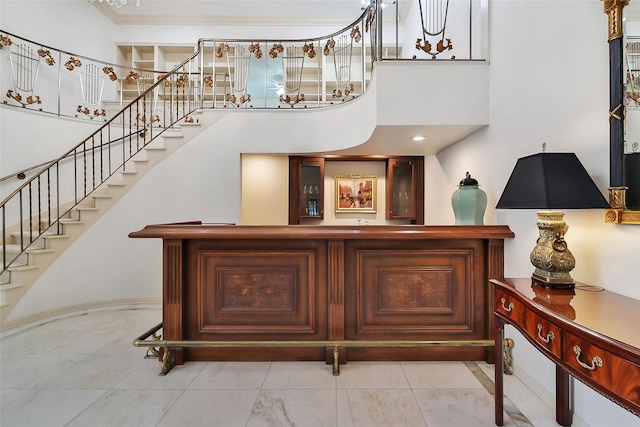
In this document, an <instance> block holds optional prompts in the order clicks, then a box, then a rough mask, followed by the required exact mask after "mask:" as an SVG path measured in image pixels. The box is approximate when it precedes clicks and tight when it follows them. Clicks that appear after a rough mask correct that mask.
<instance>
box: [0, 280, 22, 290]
mask: <svg viewBox="0 0 640 427" xmlns="http://www.w3.org/2000/svg"><path fill="white" fill-rule="evenodd" d="M22 286H24V284H23V283H12V282H9V283H2V284H0V290H3V291H8V290H9V289H15V288H21V287H22Z"/></svg>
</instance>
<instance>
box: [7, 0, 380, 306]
mask: <svg viewBox="0 0 640 427" xmlns="http://www.w3.org/2000/svg"><path fill="white" fill-rule="evenodd" d="M373 10H375V9H374V8H372V7H371V6H369V7H367V8H366V10H365V11H364V12H363V14H362V15H361V16H360V17H359V18H358V19H357V20H356V21H354V23H352V24H351V25H349V26H347V27H345V29H343V30H341V31H338V32H336V33H334V34H330V35H327V36H324V37H319V38H312V39H304V40H261V41H256V40H212V39H201V40H199V41H198V48H197V50H196V51H195V53H194V54H193V55H191V56H190V57H188V58H187V59H185V60H184V61H183V62H182V63H180V64H179V65H178V66H176V67H175V68H174V69H173V70H171V71H169V72H158V71H152V70H135V69H127V68H126V67H122V66H119V65H115V64H109V63H104V62H101V63H100V62H99V61H95V60H91V59H88V58H84V57H81V56H78V55H73V54H71V53H68V52H64V51H59V50H56V49H53V48H50V47H47V46H44V45H40V44H38V43H34V42H29V41H26V42H28V43H30V44H31V45H36V46H39V47H40V48H39V49H37V53H38V56H39V57H40V61H44V63H45V64H47V65H49V66H51V65H52V64H55V63H56V62H57V63H58V64H59V65H58V66H59V67H60V69H62V68H63V67H62V66H61V63H62V60H63V59H66V58H67V57H69V59H68V61H66V63H65V66H64V68H65V69H66V70H68V71H73V70H74V69H80V67H81V66H83V64H82V63H83V62H85V64H86V63H87V62H89V63H100V67H99V68H100V70H101V71H102V73H103V74H104V76H101V75H100V74H99V73H97V72H96V67H95V66H93V65H92V66H90V67H88V68H87V67H84V68H82V69H83V70H85V72H84V74H82V79H83V80H80V81H81V84H82V86H81V89H82V96H83V98H82V99H83V100H87V101H88V102H89V101H90V103H91V106H92V108H95V109H94V110H91V109H89V108H88V107H87V106H83V105H82V104H79V105H78V106H77V109H76V114H74V115H75V116H76V117H78V118H81V119H91V120H94V122H95V123H97V122H98V121H104V123H103V124H101V125H100V127H99V128H98V129H97V130H96V131H95V132H93V133H92V134H91V135H89V136H88V137H86V138H85V139H84V140H82V141H81V142H80V143H79V144H77V145H75V146H74V147H73V148H71V149H70V150H68V151H67V152H66V153H64V154H62V155H61V156H59V157H58V158H56V159H54V160H52V161H51V162H47V163H45V164H44V165H43V166H42V167H41V168H40V169H38V170H37V172H35V173H34V174H33V176H31V177H30V178H25V173H24V171H23V172H20V173H16V174H15V176H16V177H18V178H23V179H26V181H25V182H24V183H22V184H20V185H19V186H18V187H17V188H16V189H15V190H13V191H12V192H11V193H10V194H9V196H8V197H6V198H5V199H4V200H3V201H2V202H1V204H0V225H1V229H2V231H1V236H0V237H1V245H0V250H1V253H0V261H1V267H2V268H1V270H0V279H1V280H0V284H2V283H7V280H10V278H9V279H7V273H9V274H10V267H11V266H12V265H14V264H15V263H16V261H17V260H19V259H21V257H23V255H24V254H25V252H26V251H27V250H28V249H29V248H30V247H31V246H32V245H33V244H34V242H36V241H38V239H40V238H41V237H43V235H45V233H47V234H54V235H59V234H62V232H63V231H62V227H63V223H64V221H63V220H65V219H67V218H72V217H73V215H74V211H77V210H78V209H79V208H81V207H82V206H83V203H86V200H87V199H88V198H89V197H90V196H91V195H94V194H96V193H97V192H98V191H99V190H101V189H102V188H105V186H106V185H107V184H108V182H112V180H114V179H115V178H114V176H115V175H116V174H117V173H126V172H127V170H128V168H130V167H131V166H129V165H130V161H131V160H132V159H133V158H134V157H135V156H137V155H138V153H140V152H141V151H142V150H143V149H145V148H149V146H150V144H152V142H153V141H155V140H156V139H157V138H158V137H160V136H163V135H166V134H165V133H166V132H168V131H170V130H172V129H175V128H178V127H179V126H180V125H181V124H183V123H184V124H190V123H198V122H199V114H200V113H201V112H202V110H206V109H221V108H222V109H225V110H238V109H249V108H282V107H288V108H309V107H311V108H313V107H325V106H330V105H335V104H337V103H341V102H344V101H348V100H351V99H355V98H357V97H358V96H359V95H360V94H362V93H364V92H365V91H366V89H367V85H368V81H369V78H370V73H371V69H372V62H373V61H374V60H375V59H376V58H375V49H372V48H371V47H365V43H364V41H363V40H362V39H363V38H362V34H361V31H364V28H365V27H366V29H370V28H373V26H374V24H373V22H374V20H375V13H373V12H372V11H373ZM361 29H362V30H361ZM344 34H348V36H349V37H351V38H352V39H353V41H354V43H357V44H359V46H360V49H359V52H357V54H358V55H360V60H359V61H356V62H358V63H359V64H360V67H359V69H358V70H351V72H350V79H349V85H350V86H349V87H348V88H345V89H346V90H341V89H339V90H338V91H336V90H335V89H336V88H337V86H336V84H339V83H340V82H342V81H343V80H344V75H345V74H344V73H345V72H344V71H341V72H338V73H337V75H336V76H330V75H329V76H327V74H326V73H325V74H322V75H321V74H320V73H319V71H318V70H319V67H318V64H317V62H318V61H319V60H320V59H322V61H326V62H327V64H325V66H324V69H327V70H331V69H334V64H333V63H330V61H332V57H335V56H336V55H332V54H333V49H334V46H336V43H334V40H336V39H338V38H341V37H342V36H343V35H344ZM12 37H13V38H15V39H19V37H18V36H15V35H13V34H10V33H7V32H2V31H0V50H2V49H11V47H12V45H13V41H12V39H11V38H12ZM20 40H24V39H20ZM374 40H375V38H374V35H373V31H372V32H371V42H373V41H374ZM20 44H23V43H20ZM285 46H296V47H299V48H300V50H301V51H302V52H303V53H304V55H306V59H307V60H306V62H305V64H307V65H308V68H307V69H305V68H304V67H300V69H299V70H297V71H298V72H299V73H300V74H299V75H298V76H296V78H297V79H298V83H299V86H300V87H298V92H297V93H296V95H297V96H295V97H293V98H291V97H290V96H289V95H287V93H286V91H282V92H278V87H279V86H278V85H277V84H276V82H277V81H278V80H277V81H275V82H274V81H269V79H268V77H274V76H275V77H278V76H279V78H280V79H281V80H279V82H280V83H281V85H284V84H285V81H284V80H283V79H284V78H285V75H286V74H287V72H288V71H287V70H286V67H287V64H288V63H289V61H288V60H287V56H286V55H287V49H286V47H285ZM21 49H22V48H21ZM240 51H243V55H244V56H243V57H242V61H243V66H242V67H236V65H237V64H238V62H237V61H236V59H237V55H236V53H238V52H240ZM247 52H248V53H249V55H250V57H247V55H246V53H247ZM341 55H342V54H341ZM323 57H324V58H323ZM261 59H264V62H260V60H261ZM314 60H315V61H316V64H315V65H309V64H313V62H314ZM341 60H342V61H343V62H344V59H341ZM33 61H34V59H33V57H32V56H29V61H24V63H25V64H32V63H33ZM329 64H330V65H329ZM39 65H40V66H42V64H39ZM339 66H340V67H342V66H343V64H340V65H339ZM220 69H226V71H223V72H218V70H220ZM87 70H88V71H89V72H88V73H87ZM127 71H128V74H127ZM18 72H23V73H25V72H29V70H25V69H21V70H18ZM252 72H253V74H252ZM39 73H40V75H39V77H40V78H42V74H43V71H42V70H39ZM239 73H246V74H243V75H240V74H239ZM270 73H271V74H270ZM60 74H61V72H59V75H60ZM27 78H30V79H31V80H30V81H31V82H32V83H33V84H32V85H31V86H30V87H29V90H30V96H29V98H28V99H24V98H23V97H22V96H21V94H20V90H21V89H20V87H16V88H10V89H9V90H8V92H7V98H8V100H5V101H4V104H5V105H7V106H14V107H19V108H23V109H25V110H34V111H41V112H48V113H52V114H56V115H58V116H64V115H65V114H63V113H61V111H60V105H61V104H65V103H66V104H69V102H68V101H64V102H61V101H60V99H58V101H57V106H58V107H57V111H55V109H52V110H49V111H47V110H46V109H45V108H44V107H43V104H45V105H46V104H47V102H46V101H45V100H43V98H44V94H43V95H39V94H38V88H39V86H38V85H37V84H36V82H35V79H37V78H38V76H37V75H31V76H29V75H27ZM332 78H333V79H335V82H333V81H331V79H332ZM103 80H106V81H112V82H118V83H119V84H120V87H121V88H122V87H123V85H130V86H131V85H133V86H134V87H136V88H138V91H139V94H138V95H137V96H136V97H135V98H134V99H132V100H131V101H130V102H128V103H127V104H126V105H125V106H124V107H123V108H121V109H120V110H119V111H117V112H116V113H115V114H113V115H112V116H111V115H110V114H107V113H106V112H105V111H104V109H101V108H100V106H99V104H100V102H101V101H102V99H100V98H101V97H102V94H103V91H104V85H103ZM259 80H263V83H266V85H264V86H265V87H264V88H262V89H260V88H259V87H258V86H256V85H254V86H252V82H254V81H259ZM354 81H356V82H357V83H356V86H357V88H356V87H355V86H354ZM243 82H244V83H246V85H245V86H244V87H240V86H241V84H242V83H243ZM270 83H273V87H272V88H271V89H273V93H271V92H269V90H270V89H269V87H268V86H269V84H270ZM334 83H335V84H334ZM65 84H68V82H66V81H62V78H61V77H59V84H58V86H59V87H60V86H62V87H64V86H65ZM256 88H258V89H256ZM240 89H241V90H240ZM303 90H308V92H307V93H304V92H303ZM251 91H253V92H254V93H251ZM332 91H333V94H332ZM327 92H329V94H328V95H327ZM120 93H122V92H120ZM337 93H340V96H336V94H337ZM50 104H51V103H50ZM52 104H53V105H55V104H56V103H55V102H53V103H52ZM109 116H110V117H109ZM96 119H97V120H96ZM2 180H5V178H2ZM2 180H0V184H1V183H2ZM10 249H13V250H10ZM0 302H1V301H0Z"/></svg>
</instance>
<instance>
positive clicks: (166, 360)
mask: <svg viewBox="0 0 640 427" xmlns="http://www.w3.org/2000/svg"><path fill="white" fill-rule="evenodd" d="M161 328H162V323H159V324H158V325H156V326H155V327H153V328H151V329H149V330H148V331H147V332H145V333H144V334H142V335H141V336H139V337H138V338H136V339H135V340H134V341H133V345H134V346H135V347H150V348H155V347H157V348H163V349H164V355H163V357H162V370H161V371H160V375H166V374H167V373H168V372H169V371H170V370H171V369H172V368H173V367H174V366H175V357H174V356H175V355H174V348H177V347H194V348H203V347H211V348H214V347H219V348H223V347H224V348H250V347H333V375H334V376H338V375H340V365H339V358H338V349H339V348H340V347H343V348H344V347H493V346H494V345H495V341H494V340H456V341H453V340H426V341H425V340H418V341H410V340H357V341H356V340H316V341H304V340H301V341H193V340H161V339H160V338H159V337H158V336H157V335H156V332H158V330H160V329H161ZM149 337H151V340H147V339H148V338H149ZM155 354H156V355H157V354H158V353H157V351H156V352H155Z"/></svg>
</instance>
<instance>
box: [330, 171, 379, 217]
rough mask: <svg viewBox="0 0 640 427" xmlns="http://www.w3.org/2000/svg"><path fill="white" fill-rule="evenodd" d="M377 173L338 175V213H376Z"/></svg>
mask: <svg viewBox="0 0 640 427" xmlns="http://www.w3.org/2000/svg"><path fill="white" fill-rule="evenodd" d="M376 181H377V177H376V176H375V175H349V176H336V191H335V211H336V213H376V206H377V202H378V200H377V193H376V191H377V188H376V184H377V182H376Z"/></svg>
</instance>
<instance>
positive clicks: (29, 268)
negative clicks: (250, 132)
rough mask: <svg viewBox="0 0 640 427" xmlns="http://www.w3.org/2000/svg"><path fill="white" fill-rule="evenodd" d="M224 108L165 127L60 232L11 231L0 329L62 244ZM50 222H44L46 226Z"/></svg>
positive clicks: (0, 286)
mask: <svg viewBox="0 0 640 427" xmlns="http://www.w3.org/2000/svg"><path fill="white" fill-rule="evenodd" d="M224 114H225V112H220V111H219V110H218V111H216V110H206V111H203V112H199V114H197V120H195V121H194V122H191V123H186V122H185V123H181V124H179V125H174V126H173V127H172V128H170V129H168V130H166V131H164V132H163V133H162V135H161V136H159V137H157V138H156V139H155V140H154V141H152V142H151V143H149V144H148V145H147V146H145V147H144V148H143V149H142V150H141V151H140V152H139V153H137V154H136V155H135V156H133V157H132V158H131V159H130V160H129V162H127V165H126V169H125V168H121V169H120V170H118V171H117V172H116V173H115V174H114V176H112V177H111V178H109V179H108V180H107V182H105V183H104V184H103V185H102V186H101V187H100V188H98V189H97V190H95V191H94V192H93V193H91V195H90V196H89V197H87V198H86V199H84V200H82V201H81V202H80V203H79V204H78V205H77V206H75V207H73V208H72V209H70V210H69V212H68V213H67V214H65V215H64V217H63V218H61V219H60V220H59V223H60V227H59V230H60V232H57V231H58V230H57V229H58V227H57V226H56V225H53V226H51V227H49V229H47V230H45V231H44V233H42V235H40V236H36V235H35V232H34V235H33V236H30V235H29V232H28V231H27V232H26V233H25V232H22V233H21V232H20V231H14V232H12V233H11V234H10V237H9V239H7V240H8V244H7V245H6V247H5V250H6V252H7V256H8V257H13V256H17V255H19V256H18V258H17V259H16V261H14V262H13V263H12V264H11V266H9V267H8V268H7V269H6V271H4V272H3V273H2V274H1V275H0V330H6V329H10V328H12V327H13V326H15V325H11V324H8V323H6V322H5V320H6V319H7V316H8V315H9V313H10V312H11V310H12V308H14V307H15V305H16V304H17V303H18V301H19V300H20V298H21V297H22V296H23V295H24V294H25V293H26V292H27V291H28V290H29V287H30V286H31V285H32V284H34V283H35V282H36V281H37V279H38V278H39V277H40V275H41V274H42V273H43V272H44V271H45V270H46V269H47V267H48V266H50V265H51V264H53V262H54V261H55V260H56V259H57V258H58V257H59V256H60V255H61V254H62V253H63V252H64V250H66V249H67V248H68V247H69V246H71V244H72V243H73V242H74V241H75V240H76V239H77V238H78V237H79V236H80V235H81V234H82V233H84V232H85V231H86V230H88V229H89V228H90V227H91V226H92V225H93V224H94V223H95V221H97V220H98V219H99V218H100V217H101V216H102V215H103V214H104V213H105V212H107V211H108V210H109V209H110V208H111V207H112V206H114V205H115V204H116V203H117V202H118V200H120V198H121V197H122V196H123V195H124V194H126V192H127V191H128V190H129V189H130V188H132V187H133V186H134V185H135V184H136V183H137V182H138V181H139V180H140V179H141V178H142V177H143V176H144V175H145V174H146V173H147V172H148V171H149V170H151V169H152V168H153V167H154V166H155V165H157V164H158V163H160V162H161V161H162V160H163V159H165V158H167V157H168V156H170V155H171V154H172V153H173V152H175V151H176V150H177V149H179V148H180V147H182V146H183V145H184V144H186V143H187V142H188V141H190V140H191V139H193V138H194V137H195V136H197V135H198V134H199V133H201V132H202V131H203V130H204V129H206V128H207V127H208V126H211V125H212V124H213V123H214V122H216V121H217V120H218V119H219V118H220V117H222V116H223V115H224ZM46 224H47V223H46V222H45V226H46ZM36 237H37V238H36ZM30 238H34V239H35V240H34V241H33V243H31V244H30V245H29V246H28V248H27V249H26V250H25V251H21V250H20V248H21V245H20V239H23V241H28V240H29V239H30ZM21 252H22V253H21ZM2 256H3V251H2V247H0V259H1V258H2Z"/></svg>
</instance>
